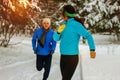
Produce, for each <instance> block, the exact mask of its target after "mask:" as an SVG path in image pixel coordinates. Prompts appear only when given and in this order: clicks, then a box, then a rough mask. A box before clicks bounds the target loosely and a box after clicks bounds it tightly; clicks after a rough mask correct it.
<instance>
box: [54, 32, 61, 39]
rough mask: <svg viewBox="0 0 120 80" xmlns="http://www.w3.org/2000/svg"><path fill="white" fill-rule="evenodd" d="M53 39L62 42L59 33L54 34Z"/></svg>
mask: <svg viewBox="0 0 120 80" xmlns="http://www.w3.org/2000/svg"><path fill="white" fill-rule="evenodd" d="M53 39H54V41H59V40H60V34H58V33H57V32H55V33H54V34H53Z"/></svg>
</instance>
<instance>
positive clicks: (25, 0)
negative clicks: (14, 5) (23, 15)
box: [19, 0, 30, 8]
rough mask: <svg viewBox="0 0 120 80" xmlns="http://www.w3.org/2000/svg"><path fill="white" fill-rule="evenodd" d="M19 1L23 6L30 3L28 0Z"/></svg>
mask: <svg viewBox="0 0 120 80" xmlns="http://www.w3.org/2000/svg"><path fill="white" fill-rule="evenodd" d="M19 3H20V4H21V5H23V6H24V8H27V6H28V5H30V3H29V1H28V0H19Z"/></svg>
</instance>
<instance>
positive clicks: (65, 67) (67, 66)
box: [60, 55, 79, 80]
mask: <svg viewBox="0 0 120 80" xmlns="http://www.w3.org/2000/svg"><path fill="white" fill-rule="evenodd" d="M78 59H79V58H78V55H61V60H60V69H61V74H62V80H71V78H72V76H73V74H74V72H75V69H76V67H77V64H78Z"/></svg>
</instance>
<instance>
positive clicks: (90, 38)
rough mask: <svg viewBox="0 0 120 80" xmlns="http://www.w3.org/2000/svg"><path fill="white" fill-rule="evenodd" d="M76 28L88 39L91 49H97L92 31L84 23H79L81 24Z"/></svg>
mask: <svg viewBox="0 0 120 80" xmlns="http://www.w3.org/2000/svg"><path fill="white" fill-rule="evenodd" d="M76 30H77V32H78V34H79V35H81V36H83V37H84V38H86V39H87V42H88V45H89V49H90V50H95V43H94V40H93V37H92V35H91V33H90V32H89V31H88V30H87V29H85V28H84V26H82V24H79V26H78V27H77V29H76Z"/></svg>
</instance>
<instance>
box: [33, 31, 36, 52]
mask: <svg viewBox="0 0 120 80" xmlns="http://www.w3.org/2000/svg"><path fill="white" fill-rule="evenodd" d="M36 45H37V30H35V32H34V34H33V37H32V48H33V50H37V47H36Z"/></svg>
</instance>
